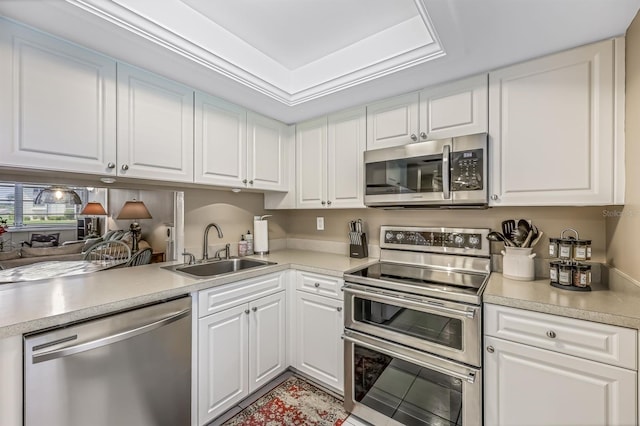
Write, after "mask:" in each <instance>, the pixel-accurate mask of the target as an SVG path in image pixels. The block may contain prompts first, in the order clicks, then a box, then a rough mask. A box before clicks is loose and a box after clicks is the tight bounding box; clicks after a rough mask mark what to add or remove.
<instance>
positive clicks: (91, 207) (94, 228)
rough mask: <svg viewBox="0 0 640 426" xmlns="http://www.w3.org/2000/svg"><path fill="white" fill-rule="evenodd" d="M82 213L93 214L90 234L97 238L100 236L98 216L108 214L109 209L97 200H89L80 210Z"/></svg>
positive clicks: (91, 236)
mask: <svg viewBox="0 0 640 426" xmlns="http://www.w3.org/2000/svg"><path fill="white" fill-rule="evenodd" d="M80 214H81V215H85V216H91V222H90V224H89V235H88V237H90V238H95V237H97V236H98V228H99V227H98V223H99V222H98V220H99V219H98V218H97V217H96V216H106V215H107V211H106V210H105V209H104V207H102V204H100V203H98V202H97V201H89V202H88V203H87V205H86V206H84V208H83V209H82V211H81V212H80Z"/></svg>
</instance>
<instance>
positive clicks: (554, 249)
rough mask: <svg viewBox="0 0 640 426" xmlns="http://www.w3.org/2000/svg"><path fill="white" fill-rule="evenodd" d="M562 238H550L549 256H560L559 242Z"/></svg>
mask: <svg viewBox="0 0 640 426" xmlns="http://www.w3.org/2000/svg"><path fill="white" fill-rule="evenodd" d="M559 242H560V238H549V257H558V243H559Z"/></svg>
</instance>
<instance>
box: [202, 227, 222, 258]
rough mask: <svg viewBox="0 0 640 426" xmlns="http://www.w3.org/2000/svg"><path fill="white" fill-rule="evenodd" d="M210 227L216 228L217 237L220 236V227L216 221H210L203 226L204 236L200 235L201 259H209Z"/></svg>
mask: <svg viewBox="0 0 640 426" xmlns="http://www.w3.org/2000/svg"><path fill="white" fill-rule="evenodd" d="M211 228H216V231H218V238H222V237H223V235H222V229H220V227H219V226H218V224H216V223H210V224H208V225H207V227H206V228H204V236H203V237H202V260H207V259H209V230H210V229H211Z"/></svg>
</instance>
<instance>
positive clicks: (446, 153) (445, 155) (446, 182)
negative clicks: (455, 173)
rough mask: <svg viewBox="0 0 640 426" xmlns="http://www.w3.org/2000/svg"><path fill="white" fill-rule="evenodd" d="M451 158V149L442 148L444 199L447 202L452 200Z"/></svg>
mask: <svg viewBox="0 0 640 426" xmlns="http://www.w3.org/2000/svg"><path fill="white" fill-rule="evenodd" d="M450 157H451V147H450V146H449V145H445V146H444V147H443V148H442V197H443V198H444V199H445V200H449V199H450V198H451V171H450V168H451V167H450V166H449V158H450Z"/></svg>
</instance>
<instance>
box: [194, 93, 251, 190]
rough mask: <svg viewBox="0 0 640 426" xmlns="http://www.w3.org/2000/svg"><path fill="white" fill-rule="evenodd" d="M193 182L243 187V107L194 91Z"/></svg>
mask: <svg viewBox="0 0 640 426" xmlns="http://www.w3.org/2000/svg"><path fill="white" fill-rule="evenodd" d="M195 129H196V130H195V182H196V183H207V184H211V185H221V186H234V187H239V188H241V187H244V186H245V185H244V183H243V182H242V180H243V179H246V176H247V136H246V129H247V111H246V110H245V109H244V108H241V107H239V106H237V105H234V104H231V103H229V102H225V101H223V100H221V99H218V98H215V97H213V96H210V95H206V94H204V93H199V92H196V119H195Z"/></svg>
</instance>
